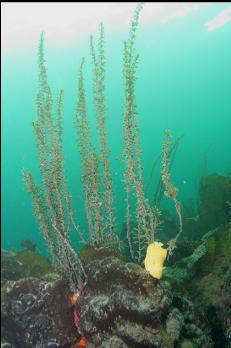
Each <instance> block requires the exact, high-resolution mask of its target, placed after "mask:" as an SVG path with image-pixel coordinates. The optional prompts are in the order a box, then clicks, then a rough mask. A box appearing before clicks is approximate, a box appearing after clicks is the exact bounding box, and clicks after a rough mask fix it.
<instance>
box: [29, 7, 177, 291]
mask: <svg viewBox="0 0 231 348" xmlns="http://www.w3.org/2000/svg"><path fill="white" fill-rule="evenodd" d="M142 6H143V5H142V4H138V5H137V7H136V10H135V12H134V16H133V18H132V21H131V24H130V31H129V35H128V39H127V40H126V41H125V42H124V49H123V77H124V99H125V105H124V124H123V136H124V153H123V156H122V158H121V161H122V162H123V164H124V182H125V191H126V214H125V215H126V239H125V240H123V241H121V240H120V239H119V233H118V230H117V229H118V228H117V226H118V223H117V222H116V221H115V216H114V211H115V207H114V192H113V185H112V184H113V183H112V175H111V169H110V149H109V146H108V139H107V123H106V120H107V117H108V115H107V108H106V102H105V63H106V58H105V52H104V27H103V24H101V25H100V28H99V38H98V42H97V45H96V44H95V42H94V38H93V37H91V38H90V52H91V59H92V66H93V96H94V107H95V113H96V118H97V123H98V126H97V130H98V137H99V144H100V146H99V150H98V151H97V150H96V148H95V146H94V144H93V141H92V137H91V130H90V128H89V124H88V117H87V103H86V95H85V94H86V92H85V86H84V58H83V59H82V61H81V64H80V68H79V78H78V96H77V99H78V101H77V108H76V134H77V143H78V148H79V151H80V156H81V165H82V177H81V178H82V184H83V189H84V199H85V208H86V216H87V222H88V231H81V230H80V227H79V226H78V223H77V222H76V221H75V220H74V213H73V210H72V206H71V195H70V193H69V192H68V187H67V181H66V176H65V168H64V154H63V151H62V134H63V128H62V112H63V111H62V110H63V102H64V92H63V91H62V90H61V91H60V93H59V98H58V102H57V112H56V116H55V115H54V112H53V100H52V93H51V89H50V86H49V83H48V76H47V71H46V66H45V58H44V34H43V33H42V34H41V38H40V43H39V51H38V68H39V88H38V93H37V119H36V121H35V122H34V123H33V128H34V133H35V139H36V145H37V152H38V160H39V166H40V173H41V177H42V185H37V184H36V183H35V182H34V178H33V176H32V174H31V173H30V172H28V171H27V170H24V171H23V174H24V179H25V182H26V185H27V189H28V191H29V193H31V195H32V200H33V205H34V212H35V215H36V217H37V220H38V222H39V224H40V228H41V231H42V233H43V236H44V238H45V240H46V243H47V246H48V248H49V251H50V254H51V256H52V262H53V264H54V265H55V269H56V270H57V272H59V273H60V274H61V275H62V277H63V278H65V279H66V280H67V282H68V283H69V285H70V290H71V291H72V292H75V291H78V290H79V289H82V288H83V287H84V286H85V284H86V283H87V279H86V273H85V270H84V267H83V265H82V263H81V261H80V259H79V256H78V253H77V251H75V250H74V249H73V248H72V246H71V242H70V231H71V230H72V229H73V228H74V229H75V230H76V231H77V233H78V235H79V239H80V241H81V242H82V243H83V244H86V243H90V244H91V245H92V246H94V247H110V248H112V249H113V250H115V251H117V252H118V253H123V250H122V249H123V248H124V244H125V245H126V244H127V248H126V247H125V248H126V250H129V254H130V256H129V257H130V259H131V260H132V261H134V262H138V263H141V262H142V261H143V260H144V256H145V251H146V249H147V247H148V245H152V246H153V248H155V247H156V246H157V244H155V243H156V242H155V232H156V230H157V228H158V225H159V224H160V211H159V210H158V209H157V208H156V207H155V206H152V205H151V203H150V202H149V201H148V199H147V198H146V196H145V192H144V191H145V190H144V186H143V168H142V163H141V148H140V140H139V128H138V122H137V110H136V93H135V86H136V85H135V81H136V70H137V64H138V60H139V55H138V52H137V51H136V47H135V39H136V32H137V28H138V20H139V14H140V11H141V10H142ZM170 137H171V134H170V132H169V131H166V133H165V138H164V144H163V154H162V172H161V177H162V182H163V187H164V194H165V195H166V196H167V197H169V198H170V199H172V201H173V202H174V205H175V208H176V212H177V214H178V217H179V232H178V233H177V235H176V237H175V238H173V239H171V240H170V241H169V243H168V248H167V249H166V250H164V248H163V247H162V244H161V243H159V244H158V247H159V248H160V249H163V252H162V253H160V254H159V255H165V257H164V258H162V256H161V257H160V262H159V260H158V257H155V258H153V259H152V258H151V259H150V257H151V256H150V255H152V254H150V255H149V260H150V261H149V266H148V267H147V270H148V271H149V272H150V274H152V275H153V276H154V277H155V276H156V277H157V278H160V277H161V274H162V270H163V261H164V259H165V258H166V257H167V255H168V256H170V255H171V254H172V252H173V250H174V248H175V245H176V241H177V239H178V237H179V236H180V234H181V232H182V217H181V206H180V203H179V202H178V200H177V193H178V189H177V188H176V187H174V185H173V184H172V182H171V178H170V173H169V160H170V148H171V144H170ZM132 221H135V225H133V228H132ZM150 267H151V268H150ZM152 268H153V269H152ZM154 270H155V271H154Z"/></svg>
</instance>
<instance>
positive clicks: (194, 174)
mask: <svg viewBox="0 0 231 348" xmlns="http://www.w3.org/2000/svg"><path fill="white" fill-rule="evenodd" d="M227 5H228V4H214V5H213V6H210V7H208V8H205V9H203V11H201V12H200V13H199V14H197V15H192V16H189V17H187V19H186V18H181V19H180V20H178V21H171V22H169V23H166V24H165V25H162V24H153V23H149V24H146V25H142V24H141V25H140V26H139V30H138V36H137V49H138V51H139V53H140V62H139V68H138V73H137V76H138V80H137V89H136V91H137V107H138V120H139V126H140V139H141V145H142V150H143V154H142V160H143V167H144V183H147V180H148V177H149V175H150V171H151V168H152V165H153V162H154V161H155V159H156V158H157V157H158V156H159V154H160V153H161V146H162V142H163V134H164V131H165V130H166V129H169V130H170V131H171V133H172V136H173V139H176V138H177V137H178V136H180V135H182V134H184V138H183V139H182V140H181V142H180V146H179V149H178V152H177V156H176V159H175V162H174V166H173V168H172V178H173V182H174V184H175V185H176V186H177V187H178V188H179V190H180V192H179V200H181V201H182V200H184V199H187V198H190V197H193V198H194V199H196V197H197V189H198V181H199V179H200V177H201V175H204V174H208V173H212V172H218V173H220V174H227V173H230V172H231V154H230V149H231V137H230V131H231V24H230V23H228V24H226V25H224V26H223V27H221V28H219V29H217V30H214V31H211V32H209V31H206V29H205V28H204V23H205V22H206V21H208V20H209V19H210V18H213V16H215V15H216V14H217V12H219V11H221V10H222V9H224V8H226V7H227ZM131 15H132V14H131ZM105 31H106V57H107V79H106V91H107V92H106V93H107V95H106V96H107V107H108V116H109V119H108V140H109V144H110V149H111V167H112V173H113V183H114V193H115V200H116V204H115V205H116V211H117V220H118V224H119V225H121V224H122V222H123V221H124V215H125V209H124V208H125V203H124V198H125V195H124V190H123V183H122V180H123V177H122V170H123V165H122V164H121V163H120V162H119V161H118V160H116V157H121V156H122V144H123V138H122V126H123V101H124V99H123V98H124V97H123V95H124V93H123V79H122V49H123V46H122V42H123V40H124V39H126V37H127V29H126V30H122V29H121V30H119V31H118V30H115V29H114V30H107V27H106V28H105ZM38 40H39V38H38ZM45 54H46V65H47V71H48V77H49V82H50V84H51V86H52V91H53V95H54V98H55V97H56V96H57V92H58V90H59V88H63V89H64V95H65V97H64V98H65V99H64V154H65V164H66V172H67V178H68V186H69V191H70V192H71V194H72V196H73V205H74V208H75V211H76V216H77V221H78V223H79V224H80V225H81V227H82V228H83V229H84V228H86V222H85V221H86V220H85V218H86V217H85V209H84V203H83V198H82V196H83V193H82V186H81V180H80V175H81V168H80V157H79V153H78V148H77V145H76V130H75V127H74V117H75V108H76V100H77V71H78V67H79V63H80V60H81V57H82V56H85V57H86V60H87V68H86V75H87V77H86V83H87V86H86V87H87V101H88V110H89V118H90V123H91V126H92V132H93V134H94V139H95V140H96V141H97V136H96V121H95V117H94V110H93V107H92V104H93V103H92V102H93V101H92V85H91V79H92V75H91V64H90V57H89V42H88V41H85V40H82V41H80V42H76V43H72V44H66V45H63V46H61V45H60V46H57V47H56V48H54V47H49V46H47V45H46V44H45ZM2 72H3V74H2V86H3V94H2V243H3V247H5V248H10V249H12V248H19V247H20V241H21V240H22V239H31V240H32V241H34V242H36V243H37V244H38V247H39V249H40V250H44V243H43V238H42V236H41V234H40V232H39V228H38V224H37V222H36V220H35V217H34V215H33V209H32V204H31V197H30V196H29V195H28V194H27V192H26V189H25V186H24V183H23V180H22V173H21V171H22V169H23V168H28V169H29V170H30V171H31V172H32V173H34V174H35V176H36V179H37V180H38V182H39V179H40V178H39V171H38V162H37V153H36V146H35V140H34V134H33V129H32V122H33V121H34V120H35V118H36V109H35V97H36V92H37V52H36V50H32V49H27V50H18V51H14V52H12V53H10V54H5V55H3V61H2ZM159 169H160V165H158V166H157V168H156V171H155V173H154V177H153V181H152V184H151V185H150V189H149V191H148V197H149V198H151V197H152V195H153V192H154V190H155V184H156V182H157V180H158V177H159V173H160V171H159Z"/></svg>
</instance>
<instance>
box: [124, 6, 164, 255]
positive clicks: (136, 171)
mask: <svg viewBox="0 0 231 348" xmlns="http://www.w3.org/2000/svg"><path fill="white" fill-rule="evenodd" d="M142 6H143V5H142V4H141V3H139V4H138V6H137V8H136V10H135V14H134V16H133V18H132V21H131V25H130V31H129V37H128V40H127V41H125V43H124V56H123V75H124V83H125V111H124V156H125V164H126V168H125V174H124V175H125V185H126V206H127V207H126V209H127V212H126V221H127V238H128V243H129V249H130V253H131V257H132V259H134V260H138V262H140V261H141V258H142V256H143V251H144V249H145V248H146V246H147V243H151V242H152V241H153V240H154V233H155V230H156V227H157V223H158V222H157V215H156V214H155V213H154V211H153V209H152V208H151V206H150V205H149V203H148V201H147V199H146V198H145V195H144V188H143V168H142V164H141V149H140V141H139V129H138V123H137V109H136V100H135V99H136V98H135V97H136V95H135V81H136V70H137V63H138V59H139V56H138V53H137V51H136V48H135V39H136V31H137V27H138V20H139V15H140V11H141V10H142ZM132 195H134V196H135V201H136V208H135V219H136V224H137V227H136V240H135V241H134V240H132V236H131V235H132V231H131V216H132V207H131V200H132ZM133 234H134V231H133ZM134 243H137V247H136V250H137V253H136V254H135V251H134V248H133V244H134Z"/></svg>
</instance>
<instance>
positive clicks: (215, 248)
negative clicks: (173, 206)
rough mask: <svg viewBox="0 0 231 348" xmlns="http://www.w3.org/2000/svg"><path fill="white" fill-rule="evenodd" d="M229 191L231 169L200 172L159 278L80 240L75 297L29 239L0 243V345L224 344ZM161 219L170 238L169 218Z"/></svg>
mask: <svg viewBox="0 0 231 348" xmlns="http://www.w3.org/2000/svg"><path fill="white" fill-rule="evenodd" d="M230 198H231V178H230V176H227V177H225V176H221V175H218V174H212V175H209V176H207V177H205V178H203V180H201V184H200V190H199V202H198V206H197V211H198V214H197V215H196V216H192V214H191V213H192V209H191V213H190V204H189V203H187V209H186V208H185V210H184V211H185V214H184V218H183V226H184V230H183V234H182V238H181V240H180V241H179V242H178V246H177V249H176V251H175V254H174V256H173V257H172V259H170V261H169V262H168V264H167V267H166V269H165V270H164V276H163V278H162V279H160V280H158V279H154V278H152V277H151V276H150V275H149V274H148V273H147V272H146V270H145V269H144V267H143V265H138V264H135V263H131V262H127V261H125V258H124V257H123V256H121V255H117V254H116V253H115V252H113V251H111V250H109V249H103V248H100V249H94V248H93V247H91V246H89V245H86V246H85V247H84V248H83V249H82V251H81V252H80V257H81V260H82V262H83V264H84V267H85V270H86V273H87V278H88V283H87V285H86V287H85V288H84V291H83V292H82V293H81V295H80V297H79V298H78V300H77V302H76V303H75V304H72V302H71V299H70V297H69V296H68V291H67V289H66V286H65V283H64V282H63V281H62V279H60V277H59V276H58V275H57V274H56V273H55V272H54V270H53V268H52V265H51V264H50V262H49V260H48V259H47V258H45V257H44V256H42V255H39V253H38V252H37V251H36V245H35V244H33V243H32V242H30V241H22V249H21V250H18V251H15V250H14V251H9V250H2V254H1V257H2V281H1V286H2V341H1V342H2V343H1V347H4V348H32V347H34V348H45V347H49V348H54V347H59V348H61V347H62V348H68V347H70V348H71V347H72V348H74V347H76V348H77V347H87V348H90V347H92V348H93V347H100V348H103V347H104V348H106V347H112V348H128V347H132V348H134V347H137V348H142V347H143V348H149V347H154V348H155V347H156V348H157V347H158V348H170V347H176V348H202V347H203V348H206V347H215V348H228V347H231V224H230ZM190 214H191V215H190ZM165 220H166V221H165V224H164V226H163V230H162V233H165V234H166V238H167V239H168V233H169V231H172V230H174V228H175V221H174V219H173V218H171V216H170V215H169V214H166V217H165Z"/></svg>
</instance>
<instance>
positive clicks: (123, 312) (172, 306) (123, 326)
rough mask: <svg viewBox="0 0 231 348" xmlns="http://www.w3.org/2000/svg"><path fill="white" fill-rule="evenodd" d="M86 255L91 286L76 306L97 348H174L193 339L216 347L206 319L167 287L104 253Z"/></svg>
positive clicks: (84, 331) (79, 324)
mask: <svg viewBox="0 0 231 348" xmlns="http://www.w3.org/2000/svg"><path fill="white" fill-rule="evenodd" d="M90 254H91V256H90ZM82 255H87V257H86V258H84V256H82V261H83V263H84V265H85V270H86V273H87V277H88V283H87V286H86V287H85V289H84V291H83V293H82V294H81V296H80V298H79V301H78V303H77V306H76V313H77V318H78V320H77V327H78V328H79V329H80V330H81V332H82V334H83V335H84V336H85V337H86V338H87V339H88V341H89V342H91V343H92V344H93V345H95V346H97V347H109V346H110V344H112V341H113V342H114V344H118V346H117V345H114V346H113V347H115V348H116V347H144V348H145V347H163V348H168V347H169V348H170V347H174V346H176V345H177V344H178V343H179V342H180V341H181V340H182V339H183V338H189V339H190V340H191V341H192V342H194V343H195V345H199V346H201V347H202V346H203V347H212V343H211V340H210V338H209V330H208V328H207V327H206V321H205V318H204V317H203V315H202V314H201V313H199V312H197V311H196V309H195V308H194V306H193V304H192V302H191V301H189V300H188V299H187V298H186V296H182V295H177V293H175V292H174V291H173V289H172V288H171V286H170V285H169V283H168V282H165V281H159V280H157V279H154V278H152V277H151V276H150V275H149V274H148V272H146V271H145V269H144V268H143V267H140V266H139V265H135V264H133V263H126V262H124V261H123V260H122V259H120V258H119V257H117V256H116V255H114V254H110V252H109V251H105V250H104V249H101V250H94V249H93V248H91V251H90V249H89V248H88V253H87V252H86V251H85V252H83V253H82ZM102 255H104V257H102ZM115 342H116V343H115Z"/></svg>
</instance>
